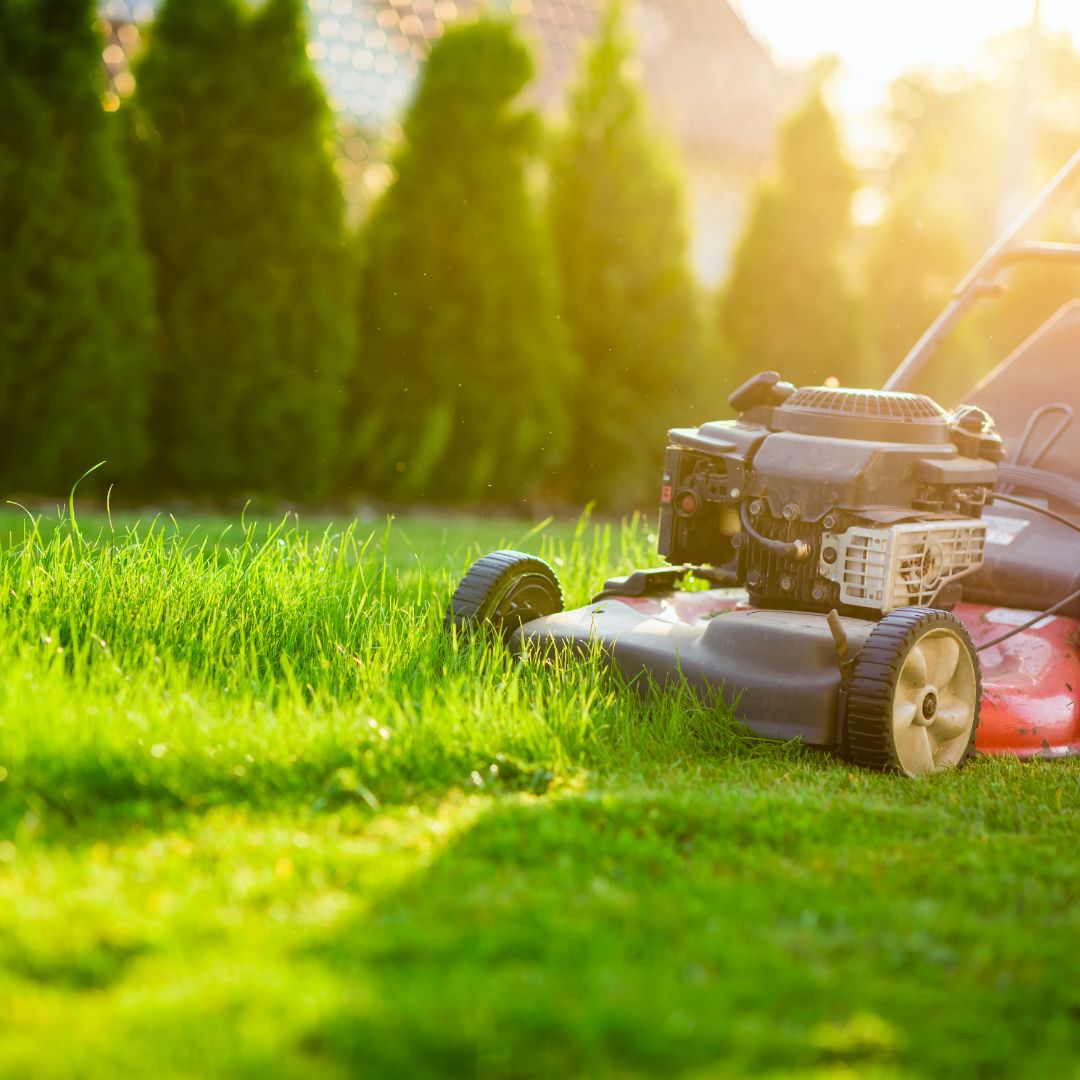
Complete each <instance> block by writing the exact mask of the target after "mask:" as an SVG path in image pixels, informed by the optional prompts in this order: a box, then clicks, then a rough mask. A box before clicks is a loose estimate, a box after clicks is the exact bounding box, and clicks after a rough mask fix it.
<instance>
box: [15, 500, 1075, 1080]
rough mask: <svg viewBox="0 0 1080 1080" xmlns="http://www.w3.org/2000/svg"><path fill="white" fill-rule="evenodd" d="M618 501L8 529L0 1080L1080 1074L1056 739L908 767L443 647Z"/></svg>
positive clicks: (640, 553) (1064, 802) (599, 558)
mask: <svg viewBox="0 0 1080 1080" xmlns="http://www.w3.org/2000/svg"><path fill="white" fill-rule="evenodd" d="M646 532H647V530H646V527H644V526H643V525H641V524H639V523H631V524H629V525H627V526H626V527H624V528H622V529H618V528H612V527H610V526H604V527H596V528H594V527H592V526H589V525H588V524H587V523H585V522H582V523H580V524H579V525H578V526H577V527H574V526H559V525H552V526H547V527H545V528H543V529H541V530H539V531H530V530H529V529H528V528H527V527H525V526H522V525H520V524H513V523H498V522H495V523H490V522H488V523H485V522H479V521H458V522H432V521H428V522H424V521H405V522H399V523H395V524H394V525H392V526H390V527H384V526H383V525H382V524H379V525H378V526H376V527H363V526H360V525H356V524H354V525H352V526H350V527H346V528H335V527H334V526H333V525H332V524H331V525H328V526H326V527H325V529H324V528H323V525H322V524H320V525H319V527H318V528H315V529H313V531H312V532H310V533H308V532H304V531H301V529H300V528H299V527H298V526H297V524H296V523H295V522H294V521H292V520H291V519H290V520H286V521H284V522H281V523H278V524H269V525H267V524H264V523H260V524H251V523H248V524H242V523H233V524H232V525H231V526H230V527H228V528H226V524H225V523H218V522H211V523H204V524H203V525H202V526H201V527H195V526H194V525H193V524H190V523H179V524H178V523H176V522H173V521H171V520H169V519H164V521H161V520H159V521H158V522H157V523H156V524H155V523H152V522H142V523H138V522H136V521H134V520H133V519H130V518H129V519H124V520H122V521H114V522H113V523H112V528H111V529H110V526H109V524H108V523H107V522H106V521H104V520H103V519H94V520H93V521H89V520H79V521H78V523H76V524H73V523H72V522H70V521H63V522H60V523H56V522H52V523H49V524H46V523H44V522H38V523H37V525H36V526H35V525H31V524H30V523H29V522H26V520H25V518H19V517H18V516H16V515H14V514H13V515H9V516H6V517H4V518H3V519H2V520H0V537H6V542H5V543H4V544H3V546H2V550H0V1074H3V1075H5V1076H13V1077H14V1076H18V1077H38V1076H41V1077H46V1076H48V1077H69V1076H80V1077H82V1076H115V1075H129V1076H143V1075H155V1076H158V1077H174V1076H186V1077H203V1076H239V1077H243V1076H260V1077H262V1076H267V1075H273V1076H286V1077H288V1076H304V1077H345V1076H355V1075H362V1076H365V1077H376V1078H381V1077H387V1078H390V1077H394V1078H397V1077H410V1078H412V1077H416V1078H423V1077H443V1076H479V1077H492V1078H496V1077H497V1078H528V1077H540V1076H560V1077H562V1076H567V1077H571V1076H582V1077H586V1076H587V1077H604V1076H612V1077H634V1076H663V1077H687V1078H694V1080H706V1078H726V1077H739V1076H750V1075H753V1076H759V1075H767V1076H776V1077H837V1078H839V1077H852V1076H859V1077H890V1078H892V1077H939V1076H978V1077H1006V1076H1008V1077H1013V1076H1019V1077H1023V1076H1030V1077H1049V1076H1053V1077H1080V1066H1078V1061H1080V959H1078V955H1077V950H1076V942H1077V941H1078V940H1080V902H1078V901H1080V865H1078V861H1077V857H1076V854H1075V844H1076V835H1077V826H1078V824H1080V799H1078V781H1080V769H1078V767H1077V763H1076V762H1066V763H1057V764H1041V763H1034V764H1021V763H1018V762H1013V761H1004V760H983V759H980V760H977V761H976V762H975V763H974V765H972V766H971V767H970V768H969V769H967V770H966V771H964V772H963V773H960V774H956V775H944V776H940V777H935V778H932V779H931V780H929V781H926V782H911V781H905V780H903V779H899V778H895V777H889V776H880V775H873V774H869V773H863V772H858V771H854V770H852V769H851V768H850V767H848V766H846V765H845V764H843V763H842V762H838V761H836V760H833V759H830V758H828V757H826V756H824V755H819V754H813V753H810V752H807V751H803V750H801V749H800V748H799V747H797V746H791V745H776V744H768V743H763V742H761V741H758V740H755V739H752V738H750V737H749V736H748V735H746V734H744V733H742V732H741V731H740V730H739V729H738V728H737V727H736V726H735V725H733V724H732V723H731V722H730V720H729V719H728V718H727V717H726V716H724V715H722V714H719V713H717V712H715V711H713V710H710V709H707V708H705V707H704V706H702V705H700V704H697V703H695V702H694V701H692V700H689V699H687V698H685V697H683V696H681V695H679V694H668V695H660V694H652V695H651V696H641V695H638V694H635V693H628V692H627V691H626V689H625V688H624V687H622V686H621V685H620V684H619V682H618V680H617V679H616V678H615V677H614V676H612V675H611V674H610V673H609V672H607V671H605V670H604V669H603V667H602V666H601V665H600V664H599V663H596V662H589V663H582V664H578V665H575V666H572V667H561V666H559V665H558V663H557V662H556V663H552V662H548V663H545V664H540V663H526V662H521V661H518V660H516V659H514V658H513V657H511V656H509V655H507V654H506V653H505V652H504V651H503V650H499V649H489V648H481V647H475V646H470V645H468V644H467V643H464V642H460V641H456V642H455V641H449V640H448V639H447V638H446V637H445V635H444V634H443V632H442V627H441V620H442V613H443V608H444V604H445V601H446V598H447V597H448V595H449V592H450V591H451V589H452V587H453V584H454V582H455V580H456V579H457V578H458V577H459V576H460V575H461V574H462V573H463V572H464V570H465V568H466V567H467V565H468V563H469V562H470V560H471V558H472V557H474V556H475V555H476V554H478V553H479V551H480V550H483V549H488V548H493V547H498V546H501V545H504V544H509V545H513V546H518V547H522V548H524V549H526V550H534V551H538V552H540V553H542V554H544V555H545V556H546V557H548V558H549V559H550V560H552V561H553V562H554V563H555V564H556V565H557V567H558V569H559V573H560V575H561V577H562V579H563V582H564V588H565V590H566V592H567V595H568V600H569V601H570V602H571V603H581V602H584V601H586V600H587V599H588V597H589V596H590V595H591V592H593V591H595V588H596V586H597V584H598V583H599V582H602V580H603V579H604V577H605V576H607V575H608V574H609V573H611V572H615V571H624V570H627V569H630V568H632V567H634V566H639V565H644V564H646V563H647V562H650V561H654V557H653V556H652V555H651V548H650V543H649V538H648V537H647V535H646Z"/></svg>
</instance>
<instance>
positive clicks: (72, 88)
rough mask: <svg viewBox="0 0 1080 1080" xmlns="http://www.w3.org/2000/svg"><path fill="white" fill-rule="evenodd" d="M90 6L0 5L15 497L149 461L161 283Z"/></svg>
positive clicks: (7, 457)
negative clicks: (145, 244) (148, 249)
mask: <svg viewBox="0 0 1080 1080" xmlns="http://www.w3.org/2000/svg"><path fill="white" fill-rule="evenodd" d="M92 19H93V5H92V3H91V0H0V484H2V485H3V487H4V488H5V489H6V490H7V491H8V492H16V491H17V492H44V491H48V492H64V491H67V490H69V489H70V488H71V486H72V485H73V484H74V483H75V481H76V480H78V478H79V477H80V475H81V474H82V473H83V472H85V470H86V469H88V468H89V467H91V466H93V465H94V464H96V463H97V462H99V461H101V460H102V459H107V460H108V465H107V467H106V470H105V471H104V472H103V474H101V475H102V476H104V477H107V478H109V479H113V478H125V477H126V478H130V477H132V476H133V475H135V474H136V473H137V472H138V470H139V469H140V468H141V467H142V465H143V463H144V461H145V460H146V457H147V452H148V446H147V432H146V417H147V407H148V398H149V393H150V384H151V379H152V377H153V375H154V354H153V348H152V337H153V326H154V316H153V297H152V287H151V270H150V265H149V262H148V260H147V258H146V256H145V253H144V251H143V249H142V247H141V244H140V237H139V228H138V212H137V209H136V201H135V195H134V191H133V188H132V185H131V182H130V179H129V177H128V175H127V174H126V172H125V165H124V161H123V157H122V140H121V132H120V130H119V127H118V120H117V117H116V116H115V115H111V114H109V113H106V112H105V111H104V110H103V109H102V102H101V96H100V95H101V92H102V90H103V85H102V66H101V42H100V41H99V40H98V38H97V35H96V34H95V33H94V31H93V29H92Z"/></svg>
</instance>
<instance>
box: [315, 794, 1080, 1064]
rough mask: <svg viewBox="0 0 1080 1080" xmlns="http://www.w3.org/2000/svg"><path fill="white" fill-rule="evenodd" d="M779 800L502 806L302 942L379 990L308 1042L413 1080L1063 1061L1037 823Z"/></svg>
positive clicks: (860, 800)
mask: <svg viewBox="0 0 1080 1080" xmlns="http://www.w3.org/2000/svg"><path fill="white" fill-rule="evenodd" d="M878 779H879V780H880V781H881V782H882V784H886V783H888V781H887V779H886V778H878ZM901 783H902V781H901ZM891 786H894V785H891ZM883 790H884V789H883ZM792 795H793V792H792V790H791V789H790V788H786V789H785V788H784V786H783V785H773V786H771V787H768V786H765V787H762V788H759V789H757V790H755V789H752V788H747V787H746V786H741V785H733V786H730V787H717V788H715V789H712V790H710V789H708V788H705V787H702V786H701V785H695V786H691V787H683V788H680V787H678V786H676V787H675V788H673V789H672V790H670V791H667V792H665V793H663V794H657V793H656V792H650V791H647V790H640V791H637V792H633V791H630V792H622V793H614V792H610V793H603V792H599V793H597V792H594V793H590V794H587V795H583V796H582V795H576V796H562V797H557V798H552V799H548V800H535V799H533V800H529V799H504V800H494V801H493V802H492V803H491V805H490V806H489V807H488V808H487V810H486V812H484V813H482V814H481V815H479V817H478V818H477V820H476V822H475V823H474V824H473V825H472V827H471V828H469V829H467V830H465V831H463V832H462V833H461V834H460V835H458V836H457V838H456V839H454V840H453V841H451V842H450V843H449V844H448V845H447V846H446V847H445V848H443V850H442V851H441V853H439V854H438V855H437V856H436V857H435V858H434V861H433V862H432V863H431V865H430V866H429V867H428V868H427V869H425V870H421V871H419V872H417V873H416V874H414V875H413V876H411V877H409V878H408V879H407V880H406V881H405V882H404V884H403V885H402V886H401V887H400V888H398V889H396V890H395V891H393V892H392V893H391V894H390V895H387V896H384V897H383V898H382V899H381V900H380V901H379V902H378V904H377V905H376V907H375V909H374V910H373V911H372V912H369V913H366V914H365V916H364V917H363V918H362V919H358V920H356V921H354V922H352V923H348V924H346V925H344V926H340V927H337V928H335V929H334V931H333V932H332V933H330V934H328V935H327V936H325V938H324V939H323V940H321V941H320V942H319V944H317V945H316V946H315V947H314V956H315V957H316V958H318V959H319V960H320V961H321V962H323V963H325V964H326V965H329V966H330V967H331V969H333V970H335V971H336V972H338V973H339V975H341V976H343V977H344V978H346V979H350V980H351V979H357V980H360V981H362V982H363V983H364V985H365V986H371V985H373V986H374V991H373V992H371V993H369V994H367V995H366V996H365V998H364V1001H363V1002H359V1001H357V1002H356V1003H355V1004H354V1005H346V1006H345V1007H343V1008H341V1009H339V1010H338V1011H336V1012H335V1013H333V1014H331V1015H329V1016H327V1017H326V1018H325V1019H324V1020H323V1021H321V1022H320V1023H319V1024H317V1025H315V1026H314V1027H313V1028H312V1029H311V1030H310V1031H309V1032H308V1033H307V1035H306V1036H305V1037H304V1039H303V1041H302V1044H301V1045H302V1052H303V1053H304V1054H306V1055H309V1056H310V1058H311V1059H312V1060H313V1061H323V1062H324V1063H327V1064H330V1063H333V1064H341V1065H343V1066H344V1067H345V1068H347V1069H348V1070H350V1071H354V1072H356V1073H357V1074H362V1075H365V1076H371V1077H398V1076H410V1077H414V1078H420V1077H441V1076H449V1075H456V1076H483V1077H499V1078H503V1077H506V1078H509V1077H523V1078H524V1077H541V1076H579V1075H580V1076H602V1075H619V1076H624V1075H662V1076H677V1075H683V1074H687V1075H709V1076H727V1075H737V1076H738V1075H759V1074H762V1073H766V1072H769V1071H771V1070H778V1071H782V1072H783V1074H784V1075H788V1074H789V1071H795V1072H802V1071H803V1070H810V1071H814V1070H817V1069H824V1068H828V1067H830V1066H836V1065H842V1066H853V1067H856V1068H858V1069H860V1070H861V1069H864V1068H876V1067H886V1068H889V1069H890V1074H892V1075H898V1074H900V1075H908V1074H910V1075H959V1074H961V1073H963V1074H965V1075H982V1076H995V1075H1016V1074H1026V1075H1052V1074H1053V1073H1054V1071H1055V1068H1054V1067H1055V1064H1060V1063H1061V1062H1063V1061H1067V1060H1075V1057H1074V1056H1072V1055H1075V1053H1076V1052H1077V1050H1078V1049H1080V1038H1078V1031H1077V1028H1076V1025H1075V1019H1076V1015H1077V1013H1076V1010H1077V1009H1078V1008H1080V996H1078V992H1077V991H1076V990H1075V988H1074V987H1075V983H1070V982H1069V980H1063V978H1062V975H1063V974H1064V972H1063V971H1062V954H1061V950H1060V948H1059V942H1060V941H1061V940H1062V939H1063V938H1062V935H1065V934H1067V933H1068V927H1069V925H1073V926H1074V927H1075V923H1076V920H1075V916H1074V915H1073V914H1072V909H1073V905H1072V903H1071V902H1070V900H1069V890H1070V886H1069V882H1070V881H1071V882H1072V883H1073V886H1075V883H1076V876H1077V875H1076V873H1075V870H1070V869H1069V868H1068V867H1065V868H1062V869H1061V870H1060V872H1058V873H1056V874H1055V873H1053V872H1051V873H1050V874H1049V876H1047V874H1046V867H1045V862H1044V861H1043V860H1044V857H1045V855H1046V853H1047V847H1048V844H1047V842H1046V841H1045V840H1034V841H1032V842H1031V843H1030V846H1029V848H1028V849H1027V850H1024V851H1019V850H1017V849H1016V847H1015V845H1013V844H1010V843H1009V842H1008V838H1007V837H1005V838H1002V837H995V836H990V837H988V836H986V835H985V834H984V831H983V824H984V823H983V821H982V820H981V819H980V818H979V817H978V816H977V815H976V816H972V817H969V818H968V819H967V820H964V819H962V818H961V819H960V820H958V821H954V822H953V823H952V827H951V828H948V827H943V826H947V823H948V812H947V808H948V801H949V800H948V795H949V792H948V790H947V789H943V790H940V791H938V792H937V793H936V794H934V793H931V794H930V796H929V799H928V801H929V802H930V804H931V805H930V806H928V807H926V808H922V809H920V808H919V807H918V806H913V805H912V804H911V803H910V802H908V801H907V800H906V799H901V800H897V801H896V802H894V803H891V804H890V803H888V802H887V801H886V802H881V801H879V802H877V803H876V804H874V803H870V804H869V805H868V804H867V802H868V801H867V800H866V799H865V798H864V793H863V792H862V791H861V790H853V791H851V792H849V793H848V794H847V795H846V796H845V795H843V794H842V793H837V795H836V797H834V798H831V799H830V798H821V797H818V798H807V797H803V798H798V797H795V798H793V797H792ZM1040 866H1041V870H1042V873H1041V880H1039V878H1040V873H1039V871H1038V870H1036V869H1035V868H1036V867H1040ZM1032 871H1034V876H1033V877H1032V879H1031V880H1030V881H1027V882H1026V883H1025V881H1024V880H1023V877H1022V875H1024V874H1025V873H1027V872H1032ZM305 957H306V958H308V959H311V958H312V953H311V951H310V950H309V951H306V952H305ZM1067 964H1068V966H1069V967H1071V968H1072V970H1073V971H1074V972H1075V970H1076V969H1075V965H1074V963H1073V961H1071V960H1069V961H1067ZM1033 1001H1037V1002H1038V1007H1037V1008H1034V1007H1032V1002H1033ZM893 1069H895V1070H898V1073H892V1072H891V1070H893ZM699 1070H705V1071H704V1072H699Z"/></svg>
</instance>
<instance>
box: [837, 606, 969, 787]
mask: <svg viewBox="0 0 1080 1080" xmlns="http://www.w3.org/2000/svg"><path fill="white" fill-rule="evenodd" d="M981 697H982V681H981V676H980V672H979V659H978V656H977V654H976V652H975V646H974V644H973V643H972V641H971V637H970V635H969V634H968V632H967V630H966V629H965V628H964V625H963V623H961V622H960V620H959V619H957V618H956V616H955V615H952V614H951V613H950V612H947V611H939V610H938V609H936V608H900V609H898V610H896V611H891V612H889V614H887V615H886V616H885V617H884V618H883V619H882V620H881V621H880V622H879V623H878V624H877V625H876V626H875V627H874V629H873V630H872V631H871V632H870V637H869V638H868V639H867V642H866V645H865V646H864V647H863V650H862V652H861V653H860V654H859V656H858V657H857V659H856V661H855V667H854V671H853V674H852V678H851V683H850V685H849V687H848V694H847V722H846V725H845V732H844V744H845V749H846V751H847V754H848V756H849V757H850V758H851V759H852V760H853V761H855V762H856V763H857V764H859V765H864V766H867V767H869V768H872V769H883V770H885V771H887V772H899V773H903V774H905V775H907V776H925V775H927V774H929V773H934V772H941V771H943V770H945V769H951V768H960V767H961V766H963V765H965V764H967V762H968V761H969V760H970V758H971V755H972V754H973V753H974V751H975V729H976V728H977V727H978V724H979V705H980V701H981Z"/></svg>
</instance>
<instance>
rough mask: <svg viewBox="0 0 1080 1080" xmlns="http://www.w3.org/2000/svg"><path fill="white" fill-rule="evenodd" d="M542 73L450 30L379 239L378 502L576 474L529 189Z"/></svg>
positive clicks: (370, 385)
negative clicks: (525, 100)
mask: <svg viewBox="0 0 1080 1080" xmlns="http://www.w3.org/2000/svg"><path fill="white" fill-rule="evenodd" d="M532 72H533V68H532V62H531V59H530V57H529V54H528V52H527V50H526V49H525V47H524V45H523V44H522V43H521V42H520V40H519V39H518V38H517V36H516V35H515V33H514V31H513V29H512V27H511V26H510V25H509V24H507V23H505V22H502V21H499V20H494V19H481V20H479V21H477V22H475V23H472V24H470V25H459V26H457V27H454V28H452V29H451V30H449V31H448V32H447V34H446V35H445V37H444V38H443V39H442V40H441V41H440V42H439V43H438V44H437V45H436V46H435V48H434V49H433V50H432V52H431V56H430V59H429V60H428V63H427V65H426V67H425V69H424V72H423V75H422V78H421V82H420V85H419V87H418V90H417V93H416V97H415V100H414V102H413V105H412V107H411V108H410V110H409V112H408V115H407V116H406V118H405V122H404V135H405V143H404V145H403V147H402V148H401V150H400V152H399V153H398V155H397V158H396V160H395V167H396V174H397V175H396V179H395V181H394V182H393V184H392V185H391V186H390V188H389V189H388V190H387V191H386V192H385V194H384V196H383V197H382V198H381V199H380V201H379V202H378V203H377V204H376V206H375V207H374V208H373V210H372V213H371V216H370V218H369V220H368V222H367V225H366V228H365V229H364V232H363V236H362V239H361V248H362V263H363V269H362V275H361V278H362V288H361V303H360V310H361V328H362V332H363V335H364V358H365V364H364V369H363V372H362V377H361V379H360V380H359V381H358V384H357V387H356V409H357V412H358V413H361V414H363V416H364V417H365V419H364V420H363V421H362V423H361V425H360V430H359V431H358V433H357V438H356V444H355V445H356V453H357V461H358V467H357V468H358V477H359V479H360V481H361V482H362V483H363V484H364V485H365V486H366V487H367V488H369V489H371V490H374V491H377V492H379V493H383V494H389V495H393V496H396V497H408V496H418V495H426V496H427V497H429V498H432V499H438V500H450V499H455V498H470V499H475V498H489V497H490V498H500V497H516V496H519V495H521V494H522V493H524V492H527V491H528V490H530V488H535V487H536V486H537V485H541V486H543V485H545V484H547V483H548V482H549V481H550V477H551V475H552V473H553V471H554V470H555V469H556V468H557V467H558V466H559V465H560V464H561V461H562V455H563V451H564V447H565V443H566V425H567V421H566V415H565V408H564V395H565V393H566V389H567V385H568V380H569V379H570V378H571V376H572V365H571V361H570V356H569V352H568V349H567V345H566V340H565V334H564V331H563V329H562V326H561V324H560V322H559V318H558V298H557V291H556V273H555V269H554V262H553V258H552V255H551V252H550V246H549V244H548V242H547V238H546V235H545V233H544V230H543V228H542V226H541V222H540V219H539V217H538V215H537V213H536V210H535V207H534V204H533V200H532V199H531V198H530V193H529V190H528V189H527V186H526V170H527V168H528V167H529V165H530V163H531V162H532V161H533V158H534V154H535V152H536V142H537V134H538V125H537V118H536V116H535V114H534V113H533V112H531V111H529V110H526V109H523V108H521V107H520V106H519V105H518V104H517V97H518V95H519V94H520V92H521V91H522V90H523V89H524V87H525V86H526V85H527V83H528V82H529V80H530V78H531V77H532Z"/></svg>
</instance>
